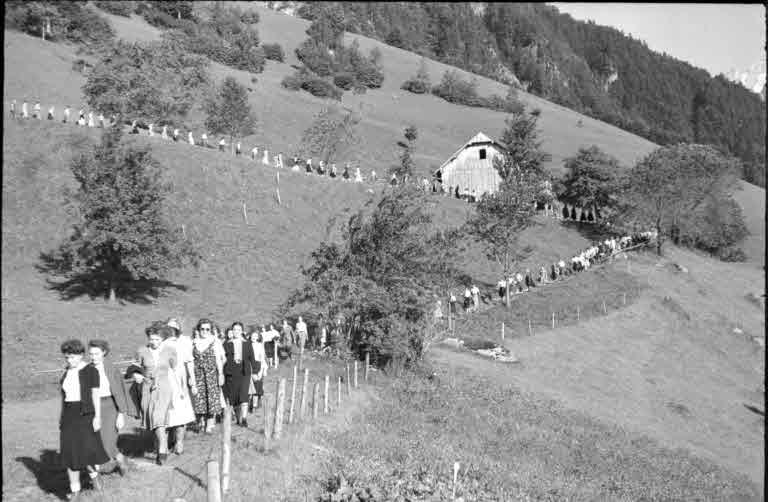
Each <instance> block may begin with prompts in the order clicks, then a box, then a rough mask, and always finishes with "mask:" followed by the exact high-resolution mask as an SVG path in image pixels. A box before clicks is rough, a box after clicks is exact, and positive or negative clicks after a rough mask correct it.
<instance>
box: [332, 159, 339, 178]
mask: <svg viewBox="0 0 768 502" xmlns="http://www.w3.org/2000/svg"><path fill="white" fill-rule="evenodd" d="M337 174H338V171H337V170H336V163H335V162H334V163H333V164H331V178H335V177H336V175H337Z"/></svg>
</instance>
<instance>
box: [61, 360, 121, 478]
mask: <svg viewBox="0 0 768 502" xmlns="http://www.w3.org/2000/svg"><path fill="white" fill-rule="evenodd" d="M77 375H78V384H79V385H80V401H66V395H65V391H64V387H63V384H64V380H65V378H66V376H67V372H65V373H64V376H62V378H61V382H60V384H61V386H62V387H61V420H60V422H59V429H60V434H59V444H60V445H61V463H62V465H63V466H64V467H66V468H67V469H71V470H73V471H79V470H83V469H85V468H86V467H88V466H94V465H101V464H104V463H107V462H108V461H109V455H107V452H106V451H104V445H103V444H102V442H101V434H100V433H99V432H96V431H94V430H93V417H94V416H95V411H94V409H93V401H92V398H91V390H92V389H94V388H96V389H98V388H99V371H98V370H97V369H96V368H94V367H93V366H92V365H90V364H89V365H87V366H84V367H83V368H82V369H80V371H78V372H77ZM102 426H103V424H102Z"/></svg>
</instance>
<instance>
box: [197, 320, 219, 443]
mask: <svg viewBox="0 0 768 502" xmlns="http://www.w3.org/2000/svg"><path fill="white" fill-rule="evenodd" d="M192 342H193V348H192V354H193V357H194V361H195V381H196V383H197V393H196V394H195V395H194V396H193V400H192V403H193V405H194V408H195V415H197V418H198V431H203V430H205V432H206V434H211V433H212V432H213V427H214V425H215V423H216V418H215V417H216V415H218V414H219V413H220V412H221V409H222V406H221V386H222V385H224V353H223V352H224V351H223V348H222V347H221V345H219V344H218V342H217V340H216V338H215V336H214V334H213V323H212V322H211V321H209V320H208V319H201V320H200V321H199V322H198V323H197V328H195V337H194V339H193V340H192Z"/></svg>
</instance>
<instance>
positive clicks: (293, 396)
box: [288, 365, 299, 424]
mask: <svg viewBox="0 0 768 502" xmlns="http://www.w3.org/2000/svg"><path fill="white" fill-rule="evenodd" d="M298 376H299V368H298V366H296V365H294V366H293V383H292V384H291V406H290V408H288V423H289V424H292V423H293V412H294V408H295V407H296V379H297V378H298Z"/></svg>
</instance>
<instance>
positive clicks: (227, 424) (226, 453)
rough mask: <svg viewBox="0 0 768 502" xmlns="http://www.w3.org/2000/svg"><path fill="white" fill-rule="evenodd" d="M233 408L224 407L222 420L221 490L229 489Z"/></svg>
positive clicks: (224, 491) (225, 491)
mask: <svg viewBox="0 0 768 502" xmlns="http://www.w3.org/2000/svg"><path fill="white" fill-rule="evenodd" d="M231 448H232V408H231V407H230V406H229V405H227V406H225V407H224V415H223V417H222V420H221V491H222V493H227V492H228V491H229V464H230V461H231V459H232V449H231Z"/></svg>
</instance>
